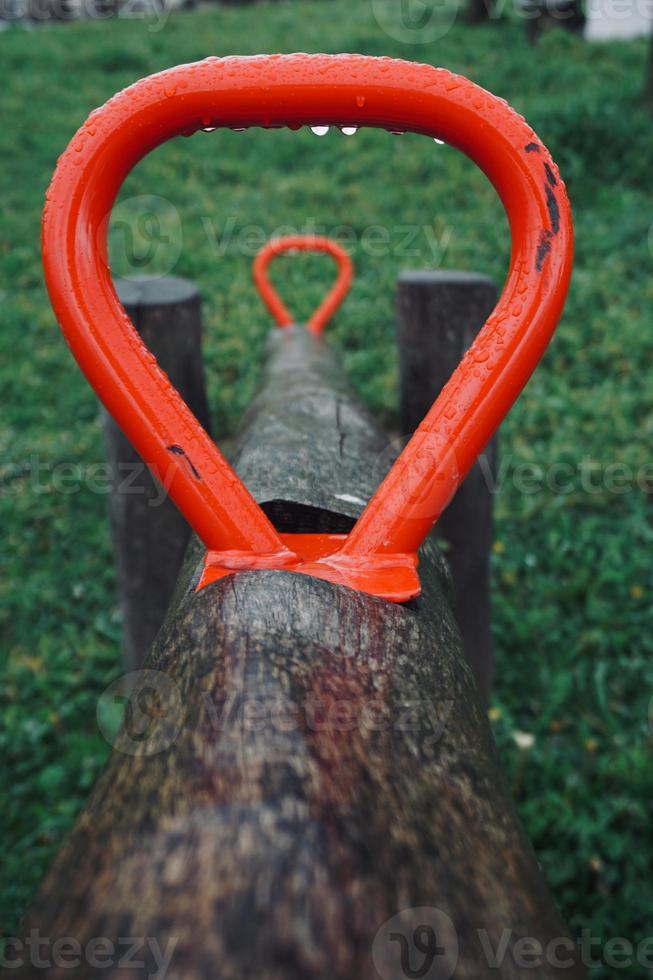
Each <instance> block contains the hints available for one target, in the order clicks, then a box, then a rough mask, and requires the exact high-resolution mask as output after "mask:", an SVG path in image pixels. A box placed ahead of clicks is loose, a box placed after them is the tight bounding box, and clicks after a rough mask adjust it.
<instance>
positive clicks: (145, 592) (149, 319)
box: [102, 276, 210, 669]
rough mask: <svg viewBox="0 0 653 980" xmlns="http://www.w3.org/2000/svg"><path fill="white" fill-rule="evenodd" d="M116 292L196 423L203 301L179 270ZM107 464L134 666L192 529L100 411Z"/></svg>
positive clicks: (200, 401) (155, 627)
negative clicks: (180, 274)
mask: <svg viewBox="0 0 653 980" xmlns="http://www.w3.org/2000/svg"><path fill="white" fill-rule="evenodd" d="M115 285H116V291H117V293H118V296H119V297H120V301H121V302H122V304H123V306H124V307H125V309H126V311H127V313H128V314H129V316H130V317H131V320H132V322H133V323H134V326H135V327H136V329H137V330H138V332H139V334H140V335H141V337H142V339H143V341H144V343H145V345H146V346H147V347H148V348H149V349H150V351H151V352H152V353H153V354H154V356H155V357H156V359H157V361H158V363H159V365H160V367H161V368H162V369H163V370H164V371H165V372H166V374H167V375H168V376H169V378H170V380H171V381H172V384H173V385H174V386H175V388H176V389H177V390H178V391H179V393H180V394H181V396H182V397H183V398H184V399H185V401H186V402H187V404H188V405H189V406H190V408H191V410H192V411H193V412H194V413H195V414H196V415H197V417H198V418H199V420H200V421H201V423H202V425H204V426H205V427H206V428H209V424H210V423H209V411H208V406H207V400H206V391H205V385H204V372H203V364H202V324H201V301H200V296H199V293H198V291H197V289H196V287H195V286H194V284H193V283H192V282H190V281H189V280H188V279H181V278H179V277H178V276H166V277H162V278H158V279H145V280H133V279H131V280H130V279H118V280H116V284H115ZM102 414H103V429H104V442H105V452H106V457H107V461H108V465H109V467H110V471H111V475H112V479H111V493H110V496H109V516H110V521H111V537H112V542H113V551H114V559H115V564H116V572H117V577H118V594H119V598H120V607H121V612H122V622H123V657H124V661H125V665H126V666H127V667H128V668H129V669H133V668H135V667H138V666H140V664H141V663H142V661H143V658H144V656H145V654H146V653H147V651H148V650H149V648H150V646H151V645H152V641H153V640H154V637H155V636H156V634H157V633H158V631H159V629H160V628H161V624H162V622H163V619H164V617H165V614H166V611H167V609H168V607H169V605H170V599H171V597H172V593H173V590H174V587H175V582H176V581H177V577H178V575H179V571H180V569H181V565H182V563H183V559H184V553H185V551H186V547H187V545H188V539H189V536H190V528H189V527H188V524H187V523H186V521H185V520H184V518H183V517H182V516H181V514H180V513H179V511H178V510H177V508H176V507H175V506H174V504H173V503H172V501H171V500H170V499H169V497H168V495H167V493H166V492H165V474H163V483H162V484H161V483H158V482H157V481H155V480H154V478H153V476H152V474H151V473H150V471H149V469H148V468H147V466H145V464H144V463H143V461H142V460H141V457H140V456H139V455H138V453H137V452H136V451H135V450H134V449H133V448H132V446H131V444H130V443H129V441H128V440H127V439H126V438H125V436H124V435H123V434H122V432H121V430H120V429H119V428H118V426H117V425H116V423H115V422H114V421H113V419H112V418H111V417H110V416H109V415H107V413H106V412H103V413H102Z"/></svg>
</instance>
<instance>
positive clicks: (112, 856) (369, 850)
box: [12, 328, 584, 980]
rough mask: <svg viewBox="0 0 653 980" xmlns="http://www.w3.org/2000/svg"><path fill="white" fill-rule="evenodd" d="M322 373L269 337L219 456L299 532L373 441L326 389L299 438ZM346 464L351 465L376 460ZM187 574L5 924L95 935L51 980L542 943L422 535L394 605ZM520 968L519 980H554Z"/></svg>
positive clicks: (521, 857)
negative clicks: (24, 914)
mask: <svg viewBox="0 0 653 980" xmlns="http://www.w3.org/2000/svg"><path fill="white" fill-rule="evenodd" d="M320 364H323V365H324V366H325V373H324V375H323V377H324V378H325V379H326V377H327V375H328V372H330V371H331V370H334V365H333V362H332V359H331V357H330V355H329V354H328V352H327V351H326V349H325V348H324V346H323V345H321V343H320V341H318V340H315V339H314V338H311V337H308V336H307V335H305V334H303V333H302V332H301V330H300V329H299V328H291V329H289V330H288V332H286V333H284V334H283V335H281V334H276V335H275V338H274V342H273V353H272V358H271V362H270V366H269V369H268V372H267V375H266V378H265V382H264V389H263V391H262V393H261V395H260V396H259V398H258V400H257V403H256V404H257V406H258V407H257V409H255V410H253V413H252V414H251V415H250V417H249V419H248V420H247V423H246V425H245V429H244V432H243V440H242V442H241V445H240V447H239V451H238V453H237V456H236V458H237V462H238V466H239V471H240V472H241V473H244V472H248V473H250V474H252V475H255V474H254V472H253V471H254V469H256V467H258V468H257V474H258V478H259V480H260V481H261V485H265V487H266V489H265V496H266V498H267V500H268V503H270V502H282V504H280V506H279V509H278V513H281V514H282V517H283V520H284V522H288V521H290V520H291V517H292V513H293V508H297V509H296V510H295V513H296V515H297V516H298V519H299V522H300V523H301V525H302V526H303V527H305V525H306V524H307V523H309V517H310V516H311V515H312V516H313V517H314V518H315V522H316V524H317V525H320V526H321V525H322V524H323V522H324V520H325V517H324V510H323V509H324V505H325V502H328V501H329V500H330V499H338V492H339V490H340V488H341V485H342V484H341V480H342V478H343V473H344V472H346V470H347V468H348V467H349V466H350V464H351V463H352V462H353V454H352V458H351V459H349V457H348V452H347V445H348V440H349V438H350V436H351V445H352V446H353V445H354V442H355V440H358V446H359V447H360V446H362V445H363V444H364V443H365V441H366V440H367V439H369V443H370V447H372V446H374V445H375V444H382V443H383V442H384V441H385V440H384V437H383V435H382V434H381V433H380V432H378V431H376V430H375V427H374V424H373V423H372V421H371V420H370V419H369V417H368V416H367V415H366V413H364V412H362V411H361V410H360V408H359V407H358V406H357V405H356V403H355V401H354V399H353V398H352V396H351V395H350V394H348V393H347V392H346V386H345V385H344V383H343V382H342V379H341V378H336V377H335V375H334V376H332V381H333V385H334V387H333V389H331V388H330V386H329V385H328V384H327V383H326V380H325V381H324V389H325V391H324V399H325V406H324V407H323V408H320V407H319V406H317V405H315V413H314V418H313V426H312V428H311V425H310V415H311V413H310V412H308V411H306V412H304V409H300V410H299V414H298V410H297V405H298V402H296V401H295V397H294V395H298V396H299V404H301V403H302V400H303V399H306V401H304V408H305V409H307V408H308V405H309V404H310V403H311V400H312V399H313V398H315V397H317V396H316V395H315V393H314V392H313V393H311V390H309V389H307V390H306V392H305V393H304V395H301V385H302V383H303V382H302V379H306V378H308V377H310V376H311V375H312V373H313V371H317V373H318V374H320V371H319V367H318V365H320ZM291 367H292V370H291ZM291 376H292V377H291ZM293 377H294V382H293ZM289 383H290V384H294V390H289V389H288V387H287V386H288V384H289ZM339 399H342V401H341V402H338V400H339ZM338 403H339V404H340V414H339V416H336V413H335V411H334V405H335V404H338ZM327 405H328V406H329V407H328V408H327ZM258 413H261V417H259V415H258ZM263 416H265V418H263ZM275 416H276V417H275ZM268 419H273V420H274V421H273V422H272V423H270V427H268V428H267V432H268V433H269V434H271V436H272V435H273V434H274V431H276V432H277V433H278V437H279V438H278V440H277V441H275V439H274V438H272V441H271V444H270V447H269V453H268V454H267V457H266V454H265V452H264V449H263V447H261V446H259V445H258V444H257V443H256V439H255V438H254V433H255V432H256V431H257V427H258V426H259V425H261V426H262V427H263V429H262V430H261V432H262V431H264V430H265V429H266V426H267V425H268V422H267V421H266V420H268ZM293 420H295V421H293ZM295 427H297V429H299V430H301V431H302V432H303V433H304V435H303V438H302V440H301V442H302V443H303V442H304V440H306V445H308V446H310V451H309V452H308V453H307V458H306V459H304V456H303V455H302V454H299V456H298V452H299V450H298V444H292V445H291V446H290V448H289V450H288V454H287V455H286V457H285V461H284V457H283V453H284V445H285V444H286V443H285V437H282V431H283V430H286V431H287V433H288V434H289V439H290V436H291V435H292V433H293V432H294V431H295ZM366 433H367V434H366ZM343 436H344V442H343V441H342V440H343ZM290 441H291V442H292V440H290ZM280 457H281V458H280ZM356 462H357V464H358V468H359V470H360V472H361V473H368V474H369V473H371V472H372V469H373V463H374V450H373V449H371V451H370V453H369V454H368V455H367V456H364V457H360V458H358V459H357V461H356ZM254 463H256V467H255V466H254ZM327 463H328V465H327ZM314 465H317V466H318V467H323V470H322V480H321V482H320V484H319V485H318V484H317V483H316V482H315V481H313V480H312V478H311V477H310V475H309V474H308V472H307V471H308V467H309V466H310V467H312V466H314ZM277 480H278V481H279V482H278V483H277V482H276V481H277ZM310 488H312V490H313V491H314V492H315V497H314V498H312V497H311V493H310V492H309V490H310ZM358 489H359V490H360V492H361V493H362V492H364V490H365V488H364V487H363V484H362V480H361V483H360V484H359V485H358ZM365 492H366V491H365ZM258 493H259V492H258V491H257V495H258ZM286 501H287V507H286V506H283V502H286ZM334 515H336V517H338V520H342V521H343V523H349V522H351V519H352V514H351V513H344V512H342V513H340V515H338V514H337V512H335V511H334ZM353 516H355V515H353ZM338 520H335V518H334V522H335V523H338ZM200 559H201V549H200V548H199V546H198V545H197V543H195V545H194V546H193V547H192V548H191V550H190V552H189V556H188V559H187V562H186V565H185V569H184V572H183V573H182V577H181V579H180V582H179V585H178V589H177V592H176V596H175V599H174V603H173V608H172V609H171V611H170V613H169V615H168V617H167V619H166V623H165V624H164V627H163V629H162V631H161V633H160V634H159V636H158V638H157V640H156V642H155V645H154V647H153V649H152V651H151V653H150V656H149V657H148V660H147V663H146V669H145V670H144V671H143V672H142V675H141V681H140V682H139V683H138V684H137V685H136V686H135V687H134V688H132V690H131V694H130V701H129V711H128V712H127V715H126V724H125V727H124V728H123V730H122V731H121V733H120V734H119V735H118V737H117V740H116V742H115V751H114V753H113V754H112V756H111V758H110V761H109V763H108V766H107V769H106V771H105V773H104V774H103V776H102V777H101V778H100V780H99V782H98V784H97V786H96V788H95V790H94V792H93V794H92V797H91V800H90V802H89V804H88V806H87V807H86V809H85V810H84V812H83V813H82V815H81V817H80V818H79V820H78V822H77V825H76V827H75V829H74V831H73V833H72V835H71V837H70V839H69V840H68V842H67V844H66V845H65V847H64V849H63V850H62V852H61V854H60V855H59V857H58V859H57V861H56V863H55V865H54V867H53V869H52V871H51V872H50V874H49V875H48V877H47V879H46V881H45V883H44V886H43V888H42V890H41V893H40V895H39V897H38V899H37V901H36V903H35V905H34V907H33V909H32V911H31V913H30V915H29V917H28V921H27V924H26V929H28V930H29V929H30V928H38V929H39V930H40V932H41V934H42V935H47V936H49V937H60V936H67V937H75V939H76V942H77V943H78V944H79V948H80V949H81V950H84V951H85V950H88V948H89V944H90V943H91V942H92V941H93V939H94V938H97V937H104V938H107V939H108V940H109V941H110V943H111V944H112V945H111V947H110V948H111V949H113V950H114V954H113V955H114V959H113V961H111V957H110V955H107V956H106V957H105V965H104V967H103V969H102V970H99V969H97V968H95V967H93V966H92V965H90V964H89V962H88V956H86V957H85V958H83V961H82V962H80V964H79V965H78V966H77V967H76V968H72V967H70V968H69V969H68V970H67V971H66V973H65V976H66V977H71V978H74V980H79V978H87V977H100V976H102V977H110V978H117V977H118V976H120V977H124V976H125V975H131V973H127V972H126V970H125V972H122V973H119V971H118V968H117V967H115V965H114V964H115V957H116V955H117V954H116V953H115V951H116V950H118V949H124V947H121V946H120V941H121V938H122V939H123V942H125V937H140V941H139V943H140V944H139V949H138V951H137V952H138V954H139V956H140V958H141V959H142V960H144V961H145V963H146V964H147V966H148V968H150V969H151V970H152V971H153V970H154V967H155V966H156V965H157V964H158V963H159V962H163V961H164V960H165V963H166V972H165V974H159V975H165V976H166V977H168V978H173V980H191V978H192V980H195V978H197V980H200V978H201V980H206V978H208V977H217V978H220V980H243V978H246V977H256V978H257V980H300V978H301V980H327V978H328V980H368V978H369V980H372V978H374V980H378V977H381V978H382V980H399V978H401V977H408V976H421V977H426V978H439V980H445V978H448V977H451V976H454V975H455V977H457V978H460V980H462V978H470V980H471V978H473V980H484V978H490V977H492V978H496V977H502V978H516V977H519V976H523V972H522V971H521V968H520V966H519V961H520V959H521V958H523V955H524V953H523V950H522V947H521V946H520V945H519V944H520V940H523V939H524V938H525V937H532V939H533V942H534V943H537V942H540V943H541V944H543V946H546V944H548V943H549V942H551V941H554V940H555V941H564V940H562V939H559V937H565V936H566V933H565V931H564V927H563V926H562V925H561V923H560V920H559V918H558V915H557V913H556V911H555V909H554V907H553V904H552V902H551V899H550V897H549V896H548V894H547V890H546V886H545V885H544V883H543V881H542V877H541V874H540V872H539V869H538V867H537V863H536V861H535V858H534V856H533V854H532V852H531V849H530V846H529V845H528V843H527V841H526V840H525V838H524V835H523V832H522V830H521V828H520V825H519V823H518V820H517V818H516V816H515V813H514V810H513V806H512V804H511V802H510V800H509V799H508V796H507V794H506V789H505V785H504V781H503V778H502V776H501V774H500V772H499V769H498V766H497V760H496V754H495V750H494V745H493V741H492V736H491V733H490V730H489V726H488V722H487V718H486V714H485V711H484V710H483V708H482V706H481V705H480V703H479V701H478V698H477V693H476V689H475V685H474V682H473V678H472V675H471V671H470V668H469V665H468V664H467V663H466V661H465V659H464V657H463V656H462V654H461V648H460V639H459V634H458V631H457V628H456V625H455V622H454V620H453V618H452V615H451V612H450V608H449V604H448V599H447V591H448V572H447V568H446V565H445V564H444V562H443V560H442V558H441V556H440V555H439V553H438V551H437V549H436V548H435V546H434V545H433V543H432V542H427V544H426V545H425V547H424V549H423V553H422V558H421V572H422V577H423V585H424V592H423V595H422V596H421V597H420V598H419V599H418V600H415V601H414V602H411V603H409V604H407V605H404V606H402V605H396V604H393V603H390V602H386V601H383V600H380V599H377V598H374V597H371V596H368V595H364V594H361V593H357V592H355V591H353V590H350V589H347V588H344V587H340V586H334V585H332V584H330V583H327V582H324V581H320V580H317V579H311V578H309V577H307V576H305V575H295V574H292V573H288V572H283V571H245V572H239V573H237V574H234V575H233V576H231V577H229V578H225V579H222V580H220V581H218V582H216V583H214V584H213V585H211V586H209V587H207V588H205V589H203V590H202V591H200V592H196V591H194V586H195V583H196V582H197V579H198V573H199V562H200ZM506 930H507V931H506ZM566 941H567V943H570V940H566ZM497 947H499V953H498V954H497V955H498V960H499V965H498V966H496V965H495V964H494V961H493V959H492V953H493V951H496V950H497ZM556 952H557V954H558V955H562V951H561V950H560V949H559V948H558V947H556ZM12 955H13V957H14V959H15V958H16V957H17V956H19V955H20V951H16V950H12ZM564 955H565V956H566V957H567V958H573V954H571V953H568V952H565V953H564ZM168 957H170V958H169V961H168ZM541 958H542V960H543V963H542V965H541V966H539V967H532V968H531V969H529V970H528V975H529V976H533V977H536V978H538V980H541V978H553V977H557V976H558V973H559V970H558V969H556V968H554V967H553V966H551V965H550V963H549V962H547V961H546V960H545V957H544V954H542V957H541ZM515 960H517V961H518V962H517V965H516V964H515ZM425 966H426V968H425V969H424V967H425ZM531 966H532V964H531ZM411 971H413V972H411ZM415 971H417V972H415ZM454 971H455V974H454ZM12 975H13V976H16V977H21V978H24V977H26V976H32V974H31V973H30V972H29V970H28V968H27V967H24V968H23V969H16V970H15V971H13V972H12ZM56 975H57V976H58V975H59V974H56ZM141 975H142V973H141ZM566 975H567V976H569V977H574V978H578V977H581V976H583V975H584V974H583V972H582V970H581V969H580V968H576V967H572V968H570V969H568V970H567V971H566Z"/></svg>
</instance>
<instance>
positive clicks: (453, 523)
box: [397, 269, 498, 701]
mask: <svg viewBox="0 0 653 980" xmlns="http://www.w3.org/2000/svg"><path fill="white" fill-rule="evenodd" d="M496 301H497V288H496V284H495V283H494V281H493V280H492V279H490V278H489V277H488V276H482V275H478V274H477V273H469V272H457V271H455V270H446V269H443V270H441V271H423V272H405V273H403V274H402V275H401V276H400V278H399V280H398V283H397V346H398V350H399V377H400V400H401V425H402V432H403V433H404V434H406V435H408V434H409V433H412V432H413V431H414V430H415V429H416V428H417V426H418V425H419V423H420V422H421V421H422V419H423V418H424V416H425V415H426V413H427V412H428V410H429V409H430V407H431V405H432V404H433V402H434V401H435V399H436V397H437V396H438V395H439V394H440V391H441V390H442V389H443V388H444V386H445V384H446V383H447V381H448V380H449V378H450V377H451V375H452V374H453V372H454V370H455V369H456V367H457V366H458V364H459V362H460V360H461V358H462V356H463V354H464V353H465V351H466V350H467V349H468V347H470V345H471V343H472V341H473V340H474V338H475V336H476V334H477V333H478V331H479V330H480V329H481V327H482V326H483V324H484V323H485V321H486V319H487V317H488V316H489V315H490V313H491V312H492V310H493V308H494V306H495V304H496ZM497 454H498V451H497V440H496V438H495V439H493V440H492V441H491V442H490V444H489V446H488V447H487V448H486V449H485V451H484V453H483V457H482V460H481V461H480V462H479V463H477V464H476V465H475V466H474V467H473V469H472V470H471V471H470V473H469V475H468V477H467V479H466V480H465V482H464V483H463V484H462V486H461V487H460V489H459V490H458V492H457V494H456V496H455V497H454V499H453V500H452V502H451V503H450V504H449V506H448V507H447V509H446V510H445V511H444V513H443V514H442V515H441V517H440V518H439V520H438V522H437V526H436V530H435V534H436V536H437V537H438V538H442V539H443V540H444V541H446V542H447V545H448V550H447V560H448V562H449V565H450V567H451V573H452V576H453V583H454V597H455V598H454V610H455V613H456V617H457V619H458V623H459V626H460V630H461V633H462V637H463V646H464V650H465V654H466V656H467V658H468V660H469V662H470V664H471V665H472V668H473V670H474V675H475V677H476V683H477V685H478V688H479V692H480V694H481V697H482V698H483V700H484V701H487V700H488V699H489V694H490V687H491V683H492V639H491V635H490V620H491V599H490V556H491V549H492V536H493V490H494V480H495V477H496V470H497Z"/></svg>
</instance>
